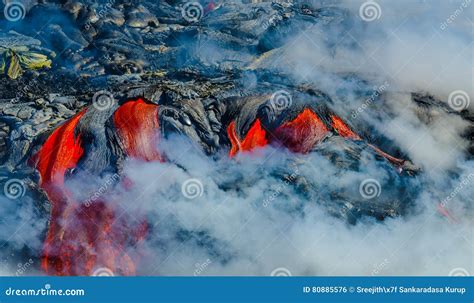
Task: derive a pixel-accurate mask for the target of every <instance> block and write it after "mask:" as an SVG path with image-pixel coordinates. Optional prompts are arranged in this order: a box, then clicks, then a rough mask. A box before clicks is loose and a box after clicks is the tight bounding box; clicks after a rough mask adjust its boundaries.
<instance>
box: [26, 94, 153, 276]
mask: <svg viewBox="0 0 474 303" xmlns="http://www.w3.org/2000/svg"><path fill="white" fill-rule="evenodd" d="M85 112H86V111H85V110H84V111H82V112H80V113H79V114H77V115H76V116H74V117H73V118H71V119H70V120H69V121H67V122H66V123H65V124H63V125H62V126H60V127H58V128H57V129H56V130H55V131H54V132H53V133H52V134H51V135H50V136H49V137H48V138H47V140H46V142H45V143H44V144H43V146H42V147H41V149H40V150H39V152H38V153H37V154H36V155H35V156H34V157H33V159H32V160H33V161H34V164H35V165H36V168H37V169H38V171H39V173H40V176H41V181H40V186H41V188H42V189H43V190H44V191H45V192H46V194H47V195H48V198H49V200H50V202H51V206H52V212H51V220H50V226H49V229H48V234H47V237H46V240H45V243H44V249H43V257H42V262H41V266H42V268H43V269H44V270H45V271H46V273H47V274H49V275H90V274H92V273H93V272H94V270H96V269H98V268H107V269H109V270H110V271H112V272H114V273H115V274H120V275H133V274H135V272H136V265H135V262H134V261H133V260H132V257H131V256H130V255H129V250H130V248H132V247H136V246H138V244H139V243H140V242H141V241H142V240H143V239H144V237H145V236H146V234H147V224H146V222H145V220H141V221H138V222H137V221H134V220H131V219H130V218H129V217H128V216H127V215H126V214H124V213H123V212H119V210H118V209H117V208H116V206H115V203H114V201H112V200H111V199H112V198H111V197H108V196H107V197H99V198H97V199H94V200H93V201H89V203H84V201H76V200H75V198H74V197H73V195H72V193H71V191H70V190H69V189H68V188H67V186H66V185H65V175H66V172H67V171H68V170H69V169H72V168H75V167H76V166H77V163H78V162H79V161H80V159H81V157H82V156H83V154H84V152H85V151H84V149H83V147H82V146H81V136H80V134H76V133H75V131H76V127H77V125H78V123H79V121H80V119H81V117H82V116H83V115H84V114H85ZM157 113H158V106H157V105H154V104H147V103H145V101H143V100H141V99H138V100H135V101H133V100H132V101H129V102H127V103H125V104H124V105H122V106H121V107H120V108H119V109H118V110H117V111H116V112H115V114H114V117H113V120H114V124H115V125H114V126H115V128H116V129H117V132H118V135H119V137H120V140H121V142H122V146H123V148H124V149H125V153H126V154H127V156H128V157H133V158H138V159H142V160H145V161H152V160H159V161H161V160H162V157H161V155H160V154H159V152H158V150H157V148H156V143H157V137H156V134H157V130H158V116H157Z"/></svg>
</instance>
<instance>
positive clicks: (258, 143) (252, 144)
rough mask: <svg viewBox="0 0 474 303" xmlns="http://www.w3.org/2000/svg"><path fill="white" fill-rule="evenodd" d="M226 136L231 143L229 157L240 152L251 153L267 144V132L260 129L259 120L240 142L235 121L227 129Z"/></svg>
mask: <svg viewBox="0 0 474 303" xmlns="http://www.w3.org/2000/svg"><path fill="white" fill-rule="evenodd" d="M227 135H228V136H229V139H230V142H231V143H232V147H231V149H230V152H229V157H233V156H235V155H236V154H237V153H238V152H240V151H251V150H253V149H254V148H257V147H263V146H265V145H267V143H268V141H267V139H266V136H267V132H266V131H265V130H264V129H263V128H262V125H261V124H260V120H259V119H257V120H256V121H255V122H254V123H253V125H252V127H250V130H249V131H248V132H247V135H246V136H245V138H243V139H242V140H239V138H238V136H237V132H236V130H235V121H232V122H231V123H230V125H229V126H228V127H227Z"/></svg>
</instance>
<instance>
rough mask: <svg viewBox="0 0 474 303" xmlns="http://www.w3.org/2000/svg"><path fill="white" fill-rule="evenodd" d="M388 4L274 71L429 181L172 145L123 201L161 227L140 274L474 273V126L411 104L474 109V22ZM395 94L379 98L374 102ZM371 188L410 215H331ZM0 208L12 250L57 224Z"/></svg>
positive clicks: (319, 35)
mask: <svg viewBox="0 0 474 303" xmlns="http://www.w3.org/2000/svg"><path fill="white" fill-rule="evenodd" d="M377 3H378V4H379V6H380V8H381V10H382V14H381V16H380V17H379V18H376V19H375V20H373V21H370V22H367V21H364V20H361V19H360V18H359V17H358V14H359V8H360V4H362V2H361V3H356V2H353V1H345V2H342V3H340V5H342V6H344V7H346V8H348V9H350V11H351V13H352V15H351V16H350V18H349V19H348V21H346V22H344V23H342V24H341V23H339V24H335V25H332V24H329V25H317V26H315V27H313V28H311V29H310V30H308V31H305V32H304V33H303V34H302V35H301V36H298V37H295V38H292V39H291V40H289V41H288V42H287V44H286V45H287V46H286V47H285V46H284V47H282V48H281V49H279V50H277V52H276V53H277V55H278V56H272V57H270V58H269V59H268V60H274V59H275V58H278V61H274V62H271V65H272V66H273V67H274V69H275V70H279V71H283V72H285V73H286V74H287V75H288V76H290V77H292V78H293V79H295V80H296V81H302V82H308V81H309V82H310V83H312V84H313V86H314V87H315V88H318V89H320V90H322V91H324V92H326V93H328V94H329V95H330V96H331V97H332V99H333V100H334V102H335V104H334V105H333V106H334V108H335V109H336V110H337V111H338V114H340V115H342V116H344V115H345V118H346V119H348V120H349V121H351V123H352V124H353V125H356V126H361V128H362V129H364V128H367V129H368V128H371V129H373V130H374V131H377V132H378V133H380V134H382V135H383V136H385V137H387V138H388V139H390V140H391V141H392V142H393V143H394V145H396V146H399V147H400V149H401V151H402V152H403V153H404V154H406V155H408V156H409V157H410V158H411V159H412V160H413V162H415V163H416V164H417V165H419V166H420V167H421V168H422V173H421V174H420V175H419V176H417V177H416V178H414V179H413V180H412V181H410V182H409V183H407V184H399V185H398V186H399V187H397V185H396V184H395V185H394V184H391V183H390V182H391V180H392V179H391V174H392V173H391V172H390V169H389V168H387V167H386V166H384V165H382V164H380V163H377V162H370V161H369V162H368V165H367V167H365V168H364V169H363V170H361V171H358V172H354V171H350V170H340V169H339V168H335V167H334V165H333V164H332V163H331V162H330V161H328V160H327V159H326V158H324V157H322V156H321V155H320V154H318V153H314V154H311V155H307V156H301V155H300V156H298V155H291V154H289V153H288V152H286V151H282V150H276V149H272V148H268V149H265V150H261V151H258V152H257V153H256V154H253V155H241V156H240V157H238V159H226V156H225V155H223V156H222V157H221V158H219V159H217V160H215V159H210V158H208V157H206V156H204V155H202V154H200V152H198V151H196V150H194V149H193V148H192V147H190V146H189V145H188V144H187V143H185V142H181V141H180V140H179V139H171V140H172V142H168V143H166V142H165V143H164V144H163V146H160V148H161V149H164V150H166V151H167V154H168V155H170V157H171V159H170V160H171V161H170V162H169V163H139V162H135V161H129V162H128V163H127V164H126V165H125V171H124V172H125V175H126V176H127V177H128V178H130V179H131V181H132V182H133V184H134V185H133V187H132V188H131V189H127V190H123V191H121V192H119V193H117V196H118V198H117V199H114V200H118V201H119V207H120V208H122V209H123V210H124V211H126V212H127V214H129V215H131V216H134V217H137V218H140V217H146V218H148V220H149V222H150V223H151V225H152V228H151V231H150V235H149V237H148V238H147V241H146V242H145V249H144V251H143V252H142V262H141V264H140V265H139V274H150V275H193V274H195V272H196V270H197V269H199V274H200V275H270V274H271V273H272V271H274V270H275V269H279V268H284V269H286V270H287V271H289V272H290V273H291V274H293V275H448V274H449V273H450V271H451V270H453V269H454V268H463V269H465V270H466V271H467V272H468V273H470V274H472V273H474V265H473V261H472V252H473V243H474V242H473V240H474V239H473V233H472V230H473V208H472V197H473V196H474V186H473V183H474V161H472V159H469V158H466V156H465V154H466V147H467V144H468V142H467V141H466V140H465V139H463V138H462V137H461V134H462V133H463V132H464V131H465V130H466V128H467V127H468V126H469V125H468V123H467V122H466V121H465V120H463V119H461V118H460V117H459V116H458V115H455V114H453V113H449V112H445V111H441V110H437V109H433V110H431V112H429V113H428V115H429V116H430V117H432V119H430V120H429V121H427V120H426V119H424V118H423V117H422V116H420V115H419V110H420V109H419V108H418V107H417V106H416V105H415V104H413V102H412V101H411V95H410V93H411V92H421V93H425V92H427V93H430V94H432V95H434V96H435V97H437V98H439V99H440V100H443V101H445V102H446V104H447V105H448V97H449V95H450V93H451V92H453V91H455V90H463V91H465V92H466V93H467V94H468V96H469V98H470V99H471V100H472V99H473V97H474V91H473V85H472V69H471V68H470V66H469V63H470V62H471V63H472V32H471V27H470V26H471V24H469V22H468V18H467V17H468V15H469V11H468V10H467V9H466V10H465V11H464V12H463V13H461V14H459V15H458V16H457V17H456V18H455V20H454V21H453V22H450V23H449V24H447V25H448V26H443V22H446V20H447V19H448V18H450V16H451V14H454V12H456V9H458V8H459V7H460V5H462V3H463V2H462V1H459V2H454V1H453V2H444V1H438V2H437V3H436V5H433V4H430V3H429V2H422V1H420V2H415V1H403V2H402V3H400V1H398V2H397V3H396V4H394V2H390V1H377ZM469 5H470V3H469ZM407 7H408V8H410V9H409V10H407V9H406V8H407ZM451 12H452V13H451ZM470 15H471V16H470V17H471V18H472V13H470ZM349 27H350V28H351V30H350V31H349V32H348V28H349ZM338 41H344V42H343V43H339V44H337V43H336V42H338ZM208 48H209V49H211V48H212V47H211V46H210V45H208ZM212 49H213V48H212ZM214 51H215V50H214ZM209 56H210V57H212V56H211V55H209ZM288 67H291V70H290V69H289V68H288ZM295 71H298V73H296V72H295ZM348 75H349V76H348ZM351 75H357V77H356V79H355V80H354V77H351ZM358 79H364V81H362V80H360V81H359V80H358ZM256 81H258V79H257V80H256ZM383 83H387V85H384V86H383V89H381V91H380V92H379V94H380V97H377V98H372V99H369V98H370V96H371V94H373V92H374V91H377V89H378V88H380V87H381V85H383ZM367 100H370V102H367ZM369 103H370V104H369ZM364 104H368V106H366V107H364V110H362V111H360V113H359V114H358V115H357V116H356V117H355V118H354V117H353V118H351V113H353V112H356V111H357V110H358V109H359V108H361V106H363V105H364ZM472 106H473V105H472V102H471V105H470V108H469V110H470V111H471V112H472ZM176 140H177V141H176ZM368 157H369V158H370V155H368ZM176 164H179V165H176ZM335 172H338V173H335ZM282 175H290V176H293V177H292V178H296V179H299V178H304V179H305V180H307V182H308V183H310V184H313V185H315V187H314V188H316V189H317V190H312V191H310V194H307V193H306V192H304V191H302V190H301V189H300V188H298V187H297V186H295V185H294V183H293V182H285V180H284V178H282ZM190 179H192V180H198V181H199V182H200V183H201V184H202V188H200V190H201V191H200V192H199V195H197V196H196V197H195V198H193V199H189V198H188V197H186V196H185V195H183V191H182V186H183V184H184V183H185V182H187V181H188V180H190ZM366 179H375V180H377V181H378V182H380V195H381V197H382V198H383V197H384V196H385V197H387V196H388V197H389V196H391V195H392V194H394V192H392V191H391V190H392V189H393V190H398V189H399V188H401V187H403V188H405V189H406V194H407V195H408V197H409V198H408V199H407V200H409V201H410V208H409V209H410V211H409V212H408V213H407V214H406V215H405V216H403V217H397V218H392V219H387V220H385V221H383V222H377V221H375V220H374V219H371V218H362V219H361V220H359V221H357V223H356V224H355V225H351V224H347V220H345V219H344V218H343V219H341V218H337V217H333V216H330V215H329V214H328V208H327V205H325V202H326V201H329V202H330V201H334V200H337V199H335V198H334V193H342V194H343V195H344V194H345V195H346V196H357V195H359V186H360V184H361V182H363V181H364V180H366ZM97 184H99V186H97V187H96V188H100V184H101V181H97ZM75 187H76V188H78V189H79V186H75ZM84 187H87V188H88V189H89V188H91V186H90V184H84ZM92 187H94V186H92ZM79 191H80V189H79V190H78V192H79ZM119 191H120V190H119ZM78 194H79V193H78ZM374 201H375V202H374V203H376V199H375V200H374ZM0 202H1V203H0V213H2V223H5V224H6V225H5V226H7V227H9V228H6V229H3V228H2V229H1V231H0V240H2V242H4V243H8V245H18V246H20V247H21V246H23V245H24V243H27V244H28V245H27V246H29V247H31V248H32V249H35V248H38V247H40V246H41V244H40V243H41V241H42V240H41V239H42V235H41V232H40V231H44V224H45V222H42V221H41V220H39V221H38V216H36V215H35V212H34V211H33V206H31V207H30V206H28V205H23V206H22V207H21V208H14V207H11V205H12V202H11V200H6V201H3V200H2V201H0ZM30 205H31V204H30ZM17 220H21V221H25V222H29V223H27V224H29V226H28V228H26V229H21V235H20V234H16V233H15V232H14V230H12V228H13V226H15V222H16V221H17ZM12 235H14V237H13V238H12V237H11V236H12ZM4 251H5V250H4V249H2V253H3V252H4ZM7 273H9V274H11V269H10V270H9V271H8V272H7Z"/></svg>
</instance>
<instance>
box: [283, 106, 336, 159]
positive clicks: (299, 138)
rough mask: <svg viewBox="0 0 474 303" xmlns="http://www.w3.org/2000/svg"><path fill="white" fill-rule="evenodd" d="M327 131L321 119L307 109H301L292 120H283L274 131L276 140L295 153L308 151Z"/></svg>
mask: <svg viewBox="0 0 474 303" xmlns="http://www.w3.org/2000/svg"><path fill="white" fill-rule="evenodd" d="M328 133H329V130H328V129H327V128H326V126H325V125H324V123H323V122H322V121H321V119H319V118H318V116H317V115H316V114H315V113H314V112H312V111H311V110H309V109H305V110H303V112H302V113H300V114H299V115H298V116H297V117H296V118H295V119H294V120H292V121H289V122H285V123H284V124H282V125H281V126H279V127H278V128H277V129H276V130H275V131H274V135H275V138H276V139H278V141H280V142H281V143H282V144H283V145H284V146H286V147H287V148H288V149H289V150H291V151H293V152H297V153H308V152H309V151H310V150H311V149H312V148H313V147H314V146H315V145H316V144H318V143H319V142H320V141H321V140H322V139H323V138H324V137H325V136H326V135H327V134H328Z"/></svg>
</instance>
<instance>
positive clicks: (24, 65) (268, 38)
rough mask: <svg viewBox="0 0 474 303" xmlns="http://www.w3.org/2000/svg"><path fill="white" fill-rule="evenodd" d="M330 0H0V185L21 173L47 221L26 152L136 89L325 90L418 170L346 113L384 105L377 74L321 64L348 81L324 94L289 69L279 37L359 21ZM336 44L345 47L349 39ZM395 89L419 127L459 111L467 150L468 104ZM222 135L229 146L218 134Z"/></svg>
mask: <svg viewBox="0 0 474 303" xmlns="http://www.w3.org/2000/svg"><path fill="white" fill-rule="evenodd" d="M340 4H341V1H338V0H327V1H326V0H320V1H297V0H295V1H292V0H281V1H279V0H274V1H250V0H249V1H246V0H241V1H239V0H236V1H233V0H232V1H223V0H216V1H212V0H209V1H207V0H206V1H199V2H189V1H174V0H167V1H135V0H101V1H89V0H83V1H76V0H60V1H48V0H39V1H36V0H5V1H4V4H3V8H4V13H5V15H4V17H3V18H2V19H0V56H1V60H2V61H0V62H1V63H0V71H1V74H0V87H1V90H0V187H1V188H4V187H6V185H7V183H8V181H9V180H11V179H12V178H13V179H16V180H21V182H22V185H23V186H24V187H23V188H20V189H19V190H20V193H18V197H20V196H21V199H23V200H22V201H27V202H25V203H32V204H33V205H35V210H34V212H35V213H38V214H39V215H38V216H39V217H41V218H43V219H45V221H47V217H48V213H49V211H50V208H49V204H48V201H47V197H46V196H45V194H44V192H43V191H42V190H40V189H39V188H38V185H37V184H38V178H39V176H38V173H37V172H36V170H35V168H34V167H32V166H31V165H30V162H29V160H30V158H31V156H32V155H34V154H35V153H36V152H37V151H38V148H39V147H40V146H41V144H42V143H43V142H44V140H45V138H46V137H47V136H48V135H49V134H50V133H51V132H52V131H53V130H54V129H55V128H56V127H57V126H58V125H61V123H63V122H64V121H66V120H67V119H69V118H71V117H72V116H74V115H75V114H77V113H78V112H79V111H80V110H82V109H84V108H86V107H88V106H94V105H98V106H104V104H102V103H101V102H105V103H107V102H116V103H118V104H121V103H123V102H124V101H126V100H128V99H130V98H136V97H144V98H145V99H147V100H148V101H150V102H154V103H157V104H158V103H160V102H163V98H164V96H166V98H170V100H171V101H168V102H171V104H173V102H178V101H177V100H182V99H196V100H199V102H201V103H202V104H204V105H205V106H208V105H209V104H215V105H216V106H217V107H218V106H219V104H220V102H223V101H222V100H229V99H232V98H246V97H249V98H250V99H251V98H252V96H258V95H272V94H274V93H275V92H278V91H282V90H283V91H287V92H290V93H291V94H292V95H297V94H303V95H304V96H312V97H317V98H321V99H324V100H326V101H325V103H326V104H325V106H328V107H329V108H330V109H331V110H332V111H334V112H335V113H337V115H339V116H340V117H342V118H343V119H345V120H346V121H350V126H351V127H352V128H353V129H355V130H357V133H358V134H359V135H360V136H361V137H363V138H364V140H366V141H367V142H368V143H370V144H373V145H375V146H378V147H380V148H381V149H382V150H384V151H385V152H387V153H388V154H391V155H393V156H396V157H399V158H404V159H407V160H410V161H411V162H410V163H411V164H412V167H411V168H410V170H411V171H412V172H414V173H413V174H414V175H416V174H418V173H422V171H423V169H425V167H422V165H420V164H419V163H417V162H416V160H414V159H412V158H411V157H410V155H409V153H408V152H406V151H405V150H404V148H403V147H402V146H400V145H399V144H397V143H396V140H395V139H394V138H393V137H390V136H388V135H387V134H385V133H383V132H381V131H380V130H378V129H376V128H374V127H373V125H372V124H371V121H368V120H367V119H354V117H355V116H357V115H358V114H357V110H360V106H361V104H362V105H363V104H365V105H366V106H367V107H368V108H369V109H370V111H372V112H378V113H381V112H383V115H382V114H381V116H380V117H394V116H395V115H396V110H393V109H391V108H390V106H388V105H387V104H389V103H390V94H389V93H390V92H388V91H387V92H386V91H384V89H381V90H380V91H379V90H378V89H376V90H375V91H374V86H375V87H377V86H378V87H380V82H381V81H380V79H377V80H375V81H374V79H373V78H372V77H371V76H368V75H366V74H357V73H351V72H345V71H343V72H328V73H329V74H331V77H334V79H338V80H337V81H343V82H344V83H351V85H354V86H356V87H357V88H356V89H352V90H351V92H350V93H347V92H346V91H344V88H341V90H340V91H338V92H337V93H336V94H335V93H334V92H333V91H332V90H326V88H325V87H324V86H318V85H316V84H315V82H314V81H312V80H311V79H304V77H303V79H301V78H300V77H295V76H294V74H293V71H291V66H289V65H288V64H287V62H288V61H286V59H285V57H287V56H296V54H293V53H292V47H293V44H292V42H291V39H292V38H294V37H296V36H298V35H300V34H301V33H305V32H306V31H313V30H314V29H316V30H317V31H318V32H322V33H326V35H328V36H330V35H337V30H338V29H340V28H351V27H354V28H356V27H357V26H359V24H360V22H361V21H360V20H359V18H357V16H354V15H353V14H352V12H350V11H349V10H348V9H347V8H345V7H343V6H341V5H340ZM333 33H334V34H333ZM339 38H341V39H339ZM334 40H338V41H340V40H344V41H345V37H344V36H342V35H341V37H336V38H335V37H334V36H331V37H330V38H328V39H326V40H325V42H326V45H324V47H326V48H328V49H329V50H333V51H334V52H336V51H337V49H338V45H335V44H334ZM343 44H344V47H349V48H350V47H353V46H351V45H350V44H351V42H350V41H347V42H343ZM354 47H355V46H354ZM331 79H332V78H331ZM374 92H375V95H374ZM401 93H403V94H405V95H407V96H409V100H408V101H407V102H408V104H407V107H409V108H410V109H411V110H412V111H413V113H414V115H416V116H417V117H418V119H419V121H420V124H422V125H423V127H429V126H430V125H431V124H432V123H435V122H436V119H437V117H440V116H443V117H444V116H445V115H446V116H449V117H455V118H453V119H460V120H459V121H463V122H462V123H464V124H463V125H467V127H464V128H463V129H462V132H461V133H460V134H459V138H462V140H463V142H464V144H465V145H463V157H465V158H466V159H468V160H469V159H472V156H473V154H474V145H473V142H474V140H473V136H474V127H473V125H472V122H473V121H474V116H473V114H472V110H471V111H469V109H468V108H467V107H466V108H461V109H459V108H453V107H452V106H449V104H448V103H447V102H446V100H443V99H442V98H440V97H438V96H435V95H434V94H431V93H430V92H429V91H403V92H401ZM348 95H350V96H356V99H358V100H359V101H358V103H357V102H355V103H354V104H353V105H349V104H348V103H349V102H350V101H348V100H352V99H351V98H352V97H348ZM104 96H105V97H104ZM101 98H105V99H101ZM367 100H369V101H370V102H367ZM364 102H365V103H364ZM105 106H107V104H106V105H105ZM364 110H365V107H364ZM351 117H352V118H351ZM380 117H379V118H380ZM433 121H435V122H433ZM456 121H457V120H456ZM223 145H225V146H224V147H225V148H228V147H229V146H228V145H229V143H228V142H227V143H223ZM324 148H325V147H321V151H320V152H321V154H323V155H324V154H325V150H324ZM348 153H350V152H348ZM328 154H330V152H328ZM330 157H331V156H328V158H330ZM332 160H333V161H335V162H337V161H342V162H344V161H346V160H345V159H337V157H336V158H335V159H332ZM412 162H413V163H412ZM341 167H345V166H344V164H341ZM420 168H421V169H420ZM454 173H455V172H454ZM283 175H285V174H283ZM290 181H291V182H290ZM290 181H288V182H290V183H294V184H295V187H296V188H298V189H299V191H300V192H308V190H307V189H305V186H309V187H311V184H310V183H311V182H310V181H306V180H304V178H302V179H301V178H300V179H298V180H297V181H294V180H290ZM410 182H411V181H410ZM308 184H309V185H308ZM220 185H222V187H223V188H224V187H226V186H229V185H228V184H227V185H226V184H223V183H222V184H220ZM412 190H414V189H409V190H408V192H411V191H412ZM311 197H313V196H311ZM335 199H336V198H335ZM336 200H337V199H336ZM329 204H331V203H329ZM337 205H342V204H337ZM398 206H399V205H397V206H394V210H393V213H390V211H388V213H389V216H391V215H399V214H401V213H404V212H405V211H404V210H399V209H398ZM328 207H329V208H331V207H333V208H334V209H333V211H332V213H333V214H336V215H338V216H343V217H344V215H341V214H343V213H344V212H347V207H345V206H344V207H341V206H337V207H334V206H331V205H328ZM351 207H352V206H351ZM351 207H349V208H351ZM384 212H387V210H386V209H384ZM349 221H351V220H349ZM39 224H40V223H39ZM43 236H44V231H43ZM0 240H2V238H0ZM3 245H6V247H10V249H11V251H13V254H16V253H17V252H18V251H22V252H21V253H20V255H22V256H23V255H27V256H35V254H37V252H34V251H33V252H32V251H30V250H29V249H28V248H27V247H22V246H21V245H20V247H18V246H17V245H14V244H11V243H9V242H8V241H6V242H4V244H3ZM36 257H37V255H36ZM15 258H16V257H15ZM21 258H24V257H21Z"/></svg>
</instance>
